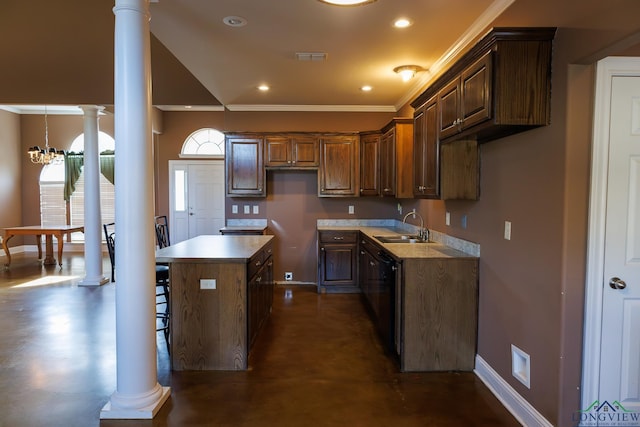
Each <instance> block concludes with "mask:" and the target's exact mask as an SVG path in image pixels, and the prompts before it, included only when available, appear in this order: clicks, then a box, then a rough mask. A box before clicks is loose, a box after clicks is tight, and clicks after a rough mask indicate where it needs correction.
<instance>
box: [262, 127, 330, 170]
mask: <svg viewBox="0 0 640 427" xmlns="http://www.w3.org/2000/svg"><path fill="white" fill-rule="evenodd" d="M318 164H319V150H318V136H316V135H305V134H281V135H268V136H266V137H265V166H266V167H268V168H290V169H306V168H317V167H318Z"/></svg>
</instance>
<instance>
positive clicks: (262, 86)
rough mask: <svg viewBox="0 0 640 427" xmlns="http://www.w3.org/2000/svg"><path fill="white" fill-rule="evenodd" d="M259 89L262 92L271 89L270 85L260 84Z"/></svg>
mask: <svg viewBox="0 0 640 427" xmlns="http://www.w3.org/2000/svg"><path fill="white" fill-rule="evenodd" d="M258 90H259V91H261V92H266V91H268V90H269V86H268V85H260V86H258Z"/></svg>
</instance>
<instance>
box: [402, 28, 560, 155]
mask: <svg viewBox="0 0 640 427" xmlns="http://www.w3.org/2000/svg"><path fill="white" fill-rule="evenodd" d="M554 35H555V28H547V27H543V28H495V29H494V30H493V31H491V32H490V33H489V34H488V35H487V36H485V37H484V38H483V39H482V40H481V41H480V42H478V44H476V45H475V46H474V47H473V48H472V49H471V50H470V51H469V52H468V53H467V54H465V55H464V56H463V57H462V58H461V59H460V60H459V61H458V62H456V63H455V64H454V65H453V66H452V67H451V68H450V69H448V70H447V71H446V72H445V73H444V74H443V75H442V76H441V77H440V78H438V80H436V81H435V82H434V83H433V84H432V85H431V86H430V87H429V88H427V90H425V91H424V92H423V93H422V94H421V95H420V96H418V98H416V100H415V101H413V102H412V103H411V105H412V106H413V107H414V108H415V109H419V108H420V107H421V106H423V105H424V104H425V103H426V102H427V101H428V100H430V99H431V98H432V97H434V96H436V97H437V100H438V106H437V108H438V132H439V138H440V142H441V143H447V142H449V141H450V140H455V139H460V138H473V139H476V140H477V141H478V142H479V143H483V142H488V141H491V140H494V139H497V138H502V137H504V136H507V135H511V134H514V133H518V132H523V131H525V130H528V129H532V128H534V127H538V126H544V125H548V124H549V120H550V106H551V47H552V42H553V37H554Z"/></svg>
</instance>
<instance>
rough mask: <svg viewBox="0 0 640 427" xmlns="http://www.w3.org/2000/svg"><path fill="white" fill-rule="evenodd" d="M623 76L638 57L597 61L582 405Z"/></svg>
mask: <svg viewBox="0 0 640 427" xmlns="http://www.w3.org/2000/svg"><path fill="white" fill-rule="evenodd" d="M623 76H634V77H640V58H632V57H608V58H605V59H603V60H601V61H599V62H598V63H597V68H596V86H595V101H594V117H593V137H592V140H593V141H592V151H591V191H590V201H589V231H588V233H589V234H588V243H587V271H586V283H585V307H584V340H583V361H582V393H581V398H582V403H583V404H584V403H585V402H593V401H595V400H597V399H598V398H599V396H598V392H599V388H600V350H601V336H602V310H603V306H602V304H603V296H604V288H603V285H602V284H603V281H604V240H605V220H606V208H607V175H608V163H609V154H608V153H609V144H610V141H609V125H610V122H609V115H610V111H611V84H612V79H613V77H623Z"/></svg>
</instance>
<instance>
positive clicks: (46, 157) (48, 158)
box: [28, 105, 64, 165]
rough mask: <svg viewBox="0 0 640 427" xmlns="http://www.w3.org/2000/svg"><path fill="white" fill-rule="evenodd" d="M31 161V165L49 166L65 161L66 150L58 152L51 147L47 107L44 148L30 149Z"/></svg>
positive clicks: (45, 112) (45, 109)
mask: <svg viewBox="0 0 640 427" xmlns="http://www.w3.org/2000/svg"><path fill="white" fill-rule="evenodd" d="M28 153H29V159H30V160H31V163H35V164H41V165H49V164H51V163H60V162H62V160H63V159H64V150H56V149H55V148H53V147H49V124H48V122H47V106H46V105H45V106H44V148H40V147H38V146H37V145H36V146H33V147H31V148H29V151H28Z"/></svg>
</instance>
